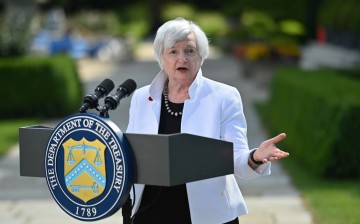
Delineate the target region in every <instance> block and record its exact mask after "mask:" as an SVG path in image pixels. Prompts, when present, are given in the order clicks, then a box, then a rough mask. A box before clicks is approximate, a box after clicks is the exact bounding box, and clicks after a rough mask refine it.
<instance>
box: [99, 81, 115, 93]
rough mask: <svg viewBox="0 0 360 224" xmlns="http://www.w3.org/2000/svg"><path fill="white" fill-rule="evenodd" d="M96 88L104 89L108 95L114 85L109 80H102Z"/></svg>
mask: <svg viewBox="0 0 360 224" xmlns="http://www.w3.org/2000/svg"><path fill="white" fill-rule="evenodd" d="M97 87H98V88H102V89H104V90H105V93H106V94H108V93H110V92H111V90H113V89H114V87H115V84H114V82H113V81H112V80H111V79H104V81H102V82H101V83H100V84H99V85H98V86H97Z"/></svg>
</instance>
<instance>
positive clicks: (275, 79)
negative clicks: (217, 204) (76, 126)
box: [0, 0, 360, 224]
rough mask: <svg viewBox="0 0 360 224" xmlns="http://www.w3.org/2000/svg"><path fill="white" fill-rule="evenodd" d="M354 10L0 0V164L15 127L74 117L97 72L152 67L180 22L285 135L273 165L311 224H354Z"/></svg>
mask: <svg viewBox="0 0 360 224" xmlns="http://www.w3.org/2000/svg"><path fill="white" fill-rule="evenodd" d="M359 10H360V1H359V0H292V1H289V0H268V1H261V0H228V1H220V0H212V1H204V0H196V1H190V0H187V1H181V2H180V1H172V0H151V1H145V0H123V1H113V0H101V1H99V0H77V1H75V0H0V92H1V95H2V100H1V103H0V165H1V164H5V163H6V161H7V160H6V159H3V160H1V157H3V158H7V156H8V154H9V153H10V154H11V150H10V149H12V148H14V147H13V146H14V145H16V144H17V142H18V129H19V127H22V126H26V125H31V124H37V123H41V122H47V121H48V120H50V119H58V118H60V117H64V116H68V115H69V114H72V113H76V112H77V111H78V108H79V105H80V104H81V102H82V98H83V96H84V94H86V93H88V91H92V89H93V87H94V85H95V83H93V82H95V81H96V82H97V81H98V80H100V79H101V78H102V77H103V75H104V74H103V73H104V72H108V71H109V70H111V69H113V68H115V67H122V68H127V67H126V66H128V65H130V64H132V63H150V62H153V56H152V41H153V38H154V35H155V32H156V30H157V28H158V27H159V26H160V25H161V24H163V23H164V22H165V21H167V20H170V19H174V18H177V17H184V18H186V19H189V20H192V21H194V22H195V23H197V24H198V25H200V26H201V27H202V28H203V30H204V31H205V33H206V34H207V36H208V38H209V40H210V44H211V52H210V58H209V60H213V61H210V62H207V63H209V64H211V63H212V62H216V61H217V62H219V60H220V61H231V63H233V64H236V65H237V66H238V67H239V70H240V72H239V73H241V74H239V77H240V78H241V80H243V81H241V82H244V83H247V82H249V83H255V84H254V85H255V86H256V91H257V92H258V93H259V92H266V94H265V95H266V96H265V97H260V98H259V99H258V101H257V102H255V103H254V105H253V106H254V108H256V115H257V116H258V117H259V120H260V121H261V126H262V127H263V129H264V130H266V132H267V133H268V134H269V135H273V134H276V133H279V132H286V133H287V135H288V137H287V139H286V140H285V141H284V143H282V144H281V148H283V149H285V150H288V151H289V152H290V153H291V158H290V159H287V160H286V161H284V163H281V164H282V165H283V166H284V169H285V170H286V171H287V172H286V173H287V175H289V176H290V177H291V183H292V184H293V185H294V186H295V187H296V188H297V189H298V190H299V192H300V196H301V198H302V200H303V201H302V202H303V204H304V206H305V207H306V208H307V209H309V210H310V212H311V215H312V221H313V223H321V224H322V223H334V224H335V223H353V224H356V223H360V215H359V212H358V208H359V207H360V181H359V179H360V168H359V167H360V166H359V165H358V158H360V147H359V144H358V141H357V140H358V139H359V137H360V135H359V134H360V84H359V78H360V13H359ZM205 64H206V63H205ZM219 64H220V67H219V68H221V66H223V67H224V69H225V67H226V66H227V64H226V63H225V64H221V63H219ZM90 65H91V66H90ZM139 65H140V64H139ZM142 65H144V64H142ZM134 67H135V68H136V66H134ZM104 68H105V69H104ZM109 68H110V69H109ZM151 75H153V74H151ZM223 75H224V76H225V75H226V74H223ZM239 80H240V79H239ZM143 84H145V83H143ZM140 85H142V84H141V83H140ZM242 91H243V90H240V92H242ZM244 91H245V90H244ZM44 93H46V94H44ZM39 96H40V97H39ZM39 99H40V100H39ZM124 111H126V110H124ZM15 150H18V148H17V147H15ZM1 161H3V162H2V163H1ZM3 167H4V165H1V166H0V191H3V195H5V194H6V192H5V193H4V189H5V188H6V187H8V185H6V182H5V179H2V178H3V177H5V176H6V174H7V171H6V168H3ZM1 187H2V188H1ZM45 190H47V189H45ZM0 195H1V194H0ZM1 200H5V199H2V198H1V197H0V202H1ZM6 200H8V199H6ZM10 201H11V200H10ZM2 206H3V207H4V209H5V210H6V209H10V210H11V208H12V207H11V205H9V204H6V205H4V204H3V205H1V203H0V209H1V208H3V207H2ZM29 206H31V205H29ZM269 206H271V205H269ZM0 214H1V212H0ZM14 216H16V214H14ZM246 221H248V222H249V223H256V222H254V221H253V222H252V221H251V220H246ZM0 223H3V222H2V219H1V218H0ZM4 223H15V222H11V221H10V219H9V220H8V221H6V222H4ZM21 223H30V221H24V222H21ZM34 223H36V222H34ZM244 223H245V222H244ZM269 223H270V222H269ZM271 223H280V222H271ZM282 223H286V222H282ZM289 224H291V223H289Z"/></svg>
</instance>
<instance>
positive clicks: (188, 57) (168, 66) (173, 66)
mask: <svg viewBox="0 0 360 224" xmlns="http://www.w3.org/2000/svg"><path fill="white" fill-rule="evenodd" d="M162 57H163V58H162V59H163V69H164V71H165V73H166V74H167V75H168V77H169V79H170V80H171V79H173V80H178V81H181V80H186V81H191V82H192V81H193V80H194V79H195V76H196V74H197V72H198V70H199V68H200V65H201V57H200V54H199V52H198V49H197V46H196V41H195V35H194V34H193V33H190V34H189V35H188V36H187V37H186V38H184V39H183V40H181V41H179V42H176V43H175V44H174V46H172V47H171V48H169V49H165V50H164V52H163V54H162Z"/></svg>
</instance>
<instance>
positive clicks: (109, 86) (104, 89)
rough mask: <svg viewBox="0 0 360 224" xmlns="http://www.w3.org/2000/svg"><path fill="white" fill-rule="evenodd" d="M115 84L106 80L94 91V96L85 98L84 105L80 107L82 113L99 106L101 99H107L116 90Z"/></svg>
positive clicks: (89, 95) (90, 95)
mask: <svg viewBox="0 0 360 224" xmlns="http://www.w3.org/2000/svg"><path fill="white" fill-rule="evenodd" d="M114 86H115V84H114V82H113V81H112V80H110V79H104V81H102V82H101V83H100V84H99V85H98V86H97V87H96V88H95V91H94V94H88V95H86V96H85V97H84V100H83V102H84V104H83V105H82V106H81V107H80V113H84V112H86V110H88V109H93V108H96V107H97V106H98V104H99V103H98V101H99V99H100V98H102V97H105V96H107V95H108V94H109V92H111V90H113V89H114Z"/></svg>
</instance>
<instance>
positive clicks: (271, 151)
mask: <svg viewBox="0 0 360 224" xmlns="http://www.w3.org/2000/svg"><path fill="white" fill-rule="evenodd" d="M285 138H286V134H285V133H281V134H279V135H278V136H276V137H274V138H271V139H268V140H266V141H263V142H262V143H261V144H260V146H259V148H258V149H257V150H256V151H255V152H254V155H253V156H254V159H255V160H256V161H262V162H263V163H266V162H269V161H270V162H271V161H275V160H280V159H282V158H285V157H288V156H289V153H288V152H284V151H282V150H280V149H278V148H277V147H276V143H278V142H280V141H282V140H283V139H285Z"/></svg>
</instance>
